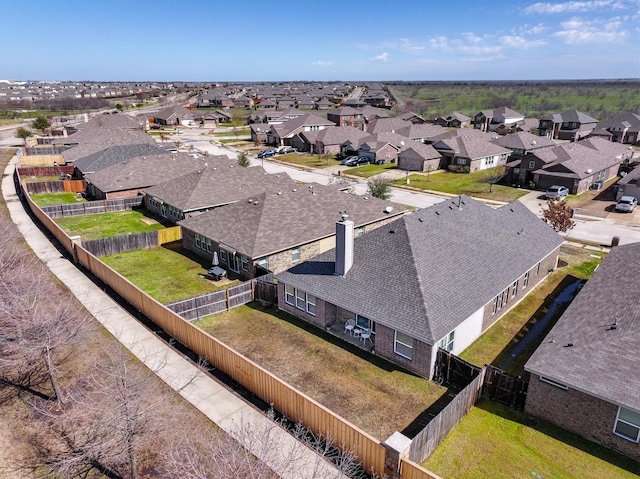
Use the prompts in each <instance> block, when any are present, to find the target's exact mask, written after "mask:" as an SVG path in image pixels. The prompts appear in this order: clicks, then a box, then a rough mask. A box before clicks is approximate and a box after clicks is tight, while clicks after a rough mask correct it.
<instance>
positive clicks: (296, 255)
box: [291, 248, 300, 263]
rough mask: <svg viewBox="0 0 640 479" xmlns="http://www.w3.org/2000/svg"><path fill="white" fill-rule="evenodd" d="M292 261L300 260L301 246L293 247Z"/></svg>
mask: <svg viewBox="0 0 640 479" xmlns="http://www.w3.org/2000/svg"><path fill="white" fill-rule="evenodd" d="M291 261H293V262H294V263H295V262H296V261H300V248H293V249H292V250H291Z"/></svg>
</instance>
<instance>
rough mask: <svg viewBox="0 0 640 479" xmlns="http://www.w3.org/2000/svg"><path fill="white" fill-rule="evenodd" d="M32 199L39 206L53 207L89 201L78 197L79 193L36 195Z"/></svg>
mask: <svg viewBox="0 0 640 479" xmlns="http://www.w3.org/2000/svg"><path fill="white" fill-rule="evenodd" d="M31 199H32V200H33V202H34V203H35V204H36V205H38V206H53V205H60V204H68V203H81V202H83V201H87V200H85V199H84V198H82V197H78V194H77V193H35V194H32V195H31Z"/></svg>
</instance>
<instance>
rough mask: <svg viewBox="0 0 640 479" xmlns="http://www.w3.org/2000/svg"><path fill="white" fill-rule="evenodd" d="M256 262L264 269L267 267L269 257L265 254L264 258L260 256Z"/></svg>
mask: <svg viewBox="0 0 640 479" xmlns="http://www.w3.org/2000/svg"><path fill="white" fill-rule="evenodd" d="M256 264H257V265H258V266H260V267H261V268H264V269H269V258H267V257H266V256H265V257H264V258H260V259H258V260H257V261H256Z"/></svg>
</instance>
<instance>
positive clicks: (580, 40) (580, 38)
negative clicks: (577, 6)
mask: <svg viewBox="0 0 640 479" xmlns="http://www.w3.org/2000/svg"><path fill="white" fill-rule="evenodd" d="M621 25H622V23H621V22H620V20H619V19H617V18H611V19H609V20H583V19H581V18H571V19H570V20H567V21H566V22H562V23H561V24H560V26H561V28H562V29H561V30H558V31H557V32H555V33H553V34H552V36H553V37H555V38H558V39H559V40H560V41H562V42H564V43H566V44H568V45H583V44H586V43H623V42H624V41H625V40H626V38H627V36H628V35H629V33H628V32H627V31H626V30H622V29H621Z"/></svg>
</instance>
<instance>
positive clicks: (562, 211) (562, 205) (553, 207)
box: [542, 200, 575, 233]
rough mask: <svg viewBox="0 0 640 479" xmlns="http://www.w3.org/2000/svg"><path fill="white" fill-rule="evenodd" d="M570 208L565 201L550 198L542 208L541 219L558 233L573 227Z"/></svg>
mask: <svg viewBox="0 0 640 479" xmlns="http://www.w3.org/2000/svg"><path fill="white" fill-rule="evenodd" d="M571 217H572V208H571V207H569V205H568V204H567V202H566V201H562V200H550V201H549V204H548V206H547V207H546V208H543V209H542V219H543V220H544V222H545V223H547V224H548V225H549V226H551V227H552V228H553V229H554V230H555V231H556V232H558V233H565V232H567V231H569V230H570V229H571V228H573V227H574V225H575V222H574V221H573V220H572V219H571Z"/></svg>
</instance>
